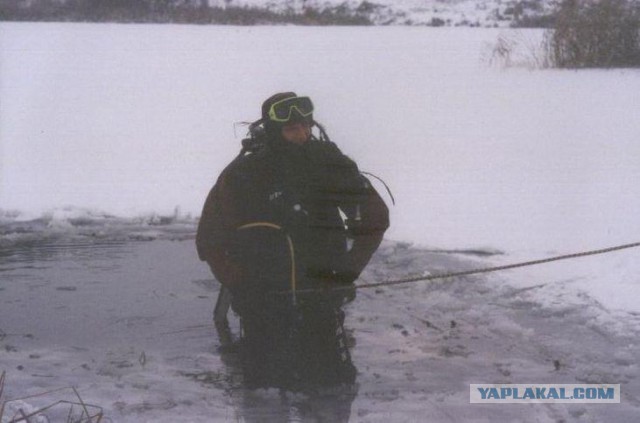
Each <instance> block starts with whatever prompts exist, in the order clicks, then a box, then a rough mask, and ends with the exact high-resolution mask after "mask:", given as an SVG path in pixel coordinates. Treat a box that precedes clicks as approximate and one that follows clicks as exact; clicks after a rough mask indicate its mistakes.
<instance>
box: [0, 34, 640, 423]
mask: <svg viewBox="0 0 640 423" xmlns="http://www.w3.org/2000/svg"><path fill="white" fill-rule="evenodd" d="M499 33H500V31H498V30H487V29H482V30H480V29H462V28H460V29H427V28H299V27H250V28H238V27H198V26H153V25H146V26H137V25H84V24H13V23H1V24H0V248H1V249H2V250H1V253H0V372H2V371H3V370H4V371H6V372H7V376H6V381H5V387H4V393H3V399H10V398H17V397H24V396H28V395H32V394H37V393H40V392H43V391H47V390H51V389H57V388H64V387H67V386H72V385H73V386H76V387H77V388H78V390H79V392H80V393H81V394H82V397H83V399H84V400H85V401H87V402H88V403H91V404H96V405H99V406H101V407H102V408H103V409H104V410H105V412H106V415H107V416H108V417H109V419H111V421H114V422H121V421H123V422H134V421H135V422H139V421H149V422H157V421H167V422H169V421H212V420H214V421H215V420H218V421H225V420H226V421H238V420H240V421H243V420H244V421H260V419H263V420H266V421H277V420H278V419H280V420H285V421H286V419H290V420H292V421H297V420H300V419H303V418H307V417H309V416H310V415H316V414H317V413H320V414H321V413H323V412H327V413H329V412H331V411H332V407H333V408H335V407H336V405H335V404H333V403H332V404H331V405H328V404H326V403H322V402H321V401H320V402H318V401H316V399H308V398H300V397H295V396H292V397H287V398H284V399H281V398H279V396H278V395H277V394H274V393H272V392H246V391H245V390H243V389H242V388H241V384H240V383H239V382H238V374H237V370H235V368H234V365H233V362H232V360H231V361H230V360H229V359H228V357H224V356H222V355H221V354H220V353H218V352H217V340H216V337H215V334H214V332H213V329H212V327H211V326H210V325H209V322H210V317H211V314H210V313H211V308H212V305H213V301H214V299H215V296H216V294H217V289H218V287H217V284H216V282H215V281H214V280H213V279H212V278H211V276H210V274H209V272H208V269H207V268H206V266H205V265H203V264H202V263H200V262H198V260H197V257H196V255H195V248H194V246H193V240H192V238H193V233H194V228H195V218H196V217H197V216H198V214H199V212H200V207H201V205H202V202H203V201H204V198H205V196H206V194H207V192H208V190H209V189H210V187H211V185H212V184H213V182H214V181H215V178H216V177H217V174H218V173H219V172H220V171H221V170H222V168H223V167H224V166H225V164H226V163H228V162H229V161H230V160H231V159H232V158H233V157H234V156H235V154H237V152H238V150H239V143H240V139H241V138H242V136H243V135H244V129H243V127H242V126H239V125H236V126H235V127H234V122H242V121H250V120H254V119H257V118H258V117H259V116H258V112H259V105H260V104H261V102H262V101H263V100H264V99H265V98H266V97H268V96H269V95H271V94H273V93H274V92H277V91H284V90H291V89H293V90H296V91H297V92H299V93H302V94H307V95H310V96H311V97H312V98H313V99H314V102H315V104H316V107H317V113H316V115H315V116H316V118H317V119H318V120H319V121H320V122H323V123H325V124H326V125H327V127H328V130H329V133H330V135H331V136H332V138H333V139H334V141H335V142H337V143H338V145H339V146H340V147H341V148H342V149H343V151H344V152H346V153H347V154H349V155H351V156H352V157H354V158H355V159H356V160H357V161H358V163H359V164H360V166H361V168H362V169H363V170H366V171H370V172H373V173H375V174H377V175H378V176H380V177H382V178H383V179H385V180H386V181H387V183H388V184H389V186H390V187H391V189H392V191H393V194H394V196H395V198H396V202H397V204H396V206H395V207H393V208H392V215H391V218H392V228H391V229H390V231H389V232H388V240H387V241H386V242H385V244H384V245H383V248H381V250H380V251H379V252H378V254H377V255H376V256H375V258H374V260H373V262H372V264H371V265H370V267H369V268H368V269H367V270H366V272H365V274H363V276H362V278H361V282H363V283H364V282H374V281H379V280H384V279H393V278H400V277H403V276H406V275H407V274H420V273H423V272H425V271H428V272H431V273H438V272H444V271H456V270H464V269H468V268H475V267H478V266H480V267H482V266H490V265H496V264H506V263H511V262H516V261H520V260H528V259H536V258H544V257H548V256H551V255H556V254H565V253H571V252H577V251H582V250H586V249H595V248H602V247H608V246H613V245H618V244H624V243H631V242H638V241H640V219H639V218H638V216H639V211H640V188H639V185H638V183H637V181H638V179H640V144H639V143H638V139H639V135H640V120H638V119H637V110H639V109H640V94H639V93H640V72H638V71H635V70H607V71H604V70H591V71H554V70H535V71H532V70H529V69H526V68H520V67H516V68H509V69H502V68H498V67H495V66H493V67H492V66H489V65H488V63H487V60H486V58H487V52H488V47H487V46H488V45H490V44H491V43H494V42H495V40H496V39H497V37H498V35H499ZM540 35H541V34H540V32H538V31H528V32H520V33H519V34H518V35H514V36H517V37H518V38H520V39H527V40H537V39H539V37H540ZM379 189H380V191H381V192H382V191H384V188H382V187H381V186H379ZM454 250H477V251H480V252H484V253H486V254H481V255H478V254H475V255H474V254H461V253H454V252H453V251H454ZM490 253H491V254H490ZM498 253H500V254H498ZM638 254H639V251H638V250H637V249H635V250H634V249H631V250H625V251H622V252H617V253H612V254H610V255H606V256H594V257H589V258H582V259H577V260H573V261H566V262H557V263H554V264H549V265H545V266H539V267H533V268H524V269H520V270H514V271H508V272H502V273H495V274H489V275H485V276H483V277H466V278H456V279H452V280H443V281H437V282H433V283H417V284H414V285H407V286H402V287H396V288H384V289H379V290H362V291H360V293H359V297H358V299H357V300H356V301H355V302H354V303H353V304H352V305H350V306H349V309H348V317H347V326H348V327H349V328H350V330H351V331H352V334H353V337H354V342H355V346H354V348H353V355H354V361H355V364H356V366H357V367H358V369H359V376H358V381H359V384H360V388H359V391H358V394H357V395H356V397H355V399H354V400H353V402H352V403H351V402H349V403H347V404H342V406H343V408H344V407H346V408H347V409H349V407H350V420H351V421H367V422H368V421H422V420H423V419H424V416H426V415H428V416H430V421H442V422H454V421H478V422H481V421H494V420H497V421H542V422H545V421H557V422H559V421H594V422H595V421H604V420H607V421H616V422H635V421H637V420H638V416H640V378H638V376H639V374H640V369H639V368H638V362H639V361H640V352H639V350H638V341H637V340H638V335H639V331H640V305H638V300H637V298H639V297H640V288H639V286H640V284H639V282H640V280H639V279H640V276H638V275H640V260H639V259H638ZM470 383H620V384H621V391H622V403H621V404H620V405H607V406H603V405H589V404H584V405H570V406H568V405H561V404H558V405H545V406H543V405H530V406H516V405H513V406H494V405H470V404H469V384H470ZM73 395H74V394H73V392H72V391H71V392H69V390H66V391H57V392H56V393H53V394H50V395H49V396H48V397H46V398H42V397H38V398H36V399H27V400H24V402H22V403H15V402H14V403H13V406H14V407H18V406H20V407H22V408H24V409H29V408H33V407H36V406H38V405H39V404H38V401H41V402H46V401H49V402H53V401H54V400H59V399H62V397H63V396H67V397H65V398H64V399H73ZM16 404H18V405H16ZM309 410H311V411H309ZM318 410H320V411H318ZM333 411H335V410H333ZM342 411H344V410H342ZM13 412H14V413H15V412H16V409H15V408H14V409H13ZM316 412H317V413H316ZM314 413H316V414H314Z"/></svg>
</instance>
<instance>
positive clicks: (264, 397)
mask: <svg viewBox="0 0 640 423" xmlns="http://www.w3.org/2000/svg"><path fill="white" fill-rule="evenodd" d="M220 358H221V360H222V362H223V363H224V365H225V367H226V373H227V377H226V378H225V379H226V381H225V384H228V385H227V394H228V395H229V397H230V398H231V399H232V402H233V406H234V409H235V412H236V416H235V418H236V419H237V420H238V421H243V422H246V423H253V422H274V423H280V422H283V423H284V422H286V423H288V422H291V423H293V422H331V423H334V422H335V423H341V422H345V423H346V422H348V421H349V419H350V417H351V405H352V403H353V401H354V400H355V398H356V396H357V394H358V385H357V383H356V384H352V385H342V386H339V387H333V388H319V389H317V390H316V391H315V392H308V393H304V394H303V393H293V392H290V391H284V390H278V389H275V388H270V389H264V388H262V389H256V390H249V389H246V388H245V387H244V386H243V378H242V366H241V362H240V357H239V353H238V348H237V346H236V348H227V349H225V350H224V351H223V352H221V354H220Z"/></svg>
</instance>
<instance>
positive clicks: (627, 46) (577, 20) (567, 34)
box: [546, 0, 640, 68]
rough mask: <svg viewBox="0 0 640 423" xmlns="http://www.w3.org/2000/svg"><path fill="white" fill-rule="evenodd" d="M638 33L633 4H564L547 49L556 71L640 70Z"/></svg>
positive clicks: (584, 0) (568, 0) (612, 0)
mask: <svg viewBox="0 0 640 423" xmlns="http://www.w3.org/2000/svg"><path fill="white" fill-rule="evenodd" d="M639 31H640V9H639V7H638V2H637V1H635V0H563V1H562V3H561V4H560V6H559V9H558V12H557V14H556V22H555V27H554V28H553V29H552V30H550V31H549V32H547V34H546V39H547V43H546V45H547V47H546V48H547V50H548V55H549V59H550V61H551V64H552V65H553V66H555V67H560V68H610V67H640V32H639Z"/></svg>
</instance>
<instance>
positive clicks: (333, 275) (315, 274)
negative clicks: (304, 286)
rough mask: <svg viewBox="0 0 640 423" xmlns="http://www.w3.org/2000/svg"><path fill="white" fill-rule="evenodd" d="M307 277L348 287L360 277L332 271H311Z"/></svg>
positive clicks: (352, 273) (348, 272) (347, 272)
mask: <svg viewBox="0 0 640 423" xmlns="http://www.w3.org/2000/svg"><path fill="white" fill-rule="evenodd" d="M307 276H309V277H311V278H314V279H322V280H324V281H327V282H335V283H337V284H340V285H348V284H350V283H353V282H354V281H355V280H356V279H358V276H360V275H358V274H357V273H355V272H351V271H348V270H346V271H337V270H332V269H309V270H307Z"/></svg>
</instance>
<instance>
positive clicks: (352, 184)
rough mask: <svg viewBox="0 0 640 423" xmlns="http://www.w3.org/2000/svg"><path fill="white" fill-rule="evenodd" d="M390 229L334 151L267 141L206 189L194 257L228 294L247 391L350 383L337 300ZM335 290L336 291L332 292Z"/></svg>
mask: <svg viewBox="0 0 640 423" xmlns="http://www.w3.org/2000/svg"><path fill="white" fill-rule="evenodd" d="M388 226H389V214H388V209H387V207H386V205H385V204H384V201H383V200H382V199H381V198H380V196H379V195H378V193H377V192H376V191H375V189H374V188H373V187H372V186H371V184H370V183H369V181H368V180H367V179H366V178H365V177H364V176H362V175H361V174H360V172H359V171H358V168H357V166H356V164H355V163H354V162H353V161H352V160H351V159H349V158H348V157H346V156H345V155H343V154H342V153H341V152H340V150H339V149H338V148H337V147H336V145H335V144H333V143H331V142H327V141H318V140H315V139H312V140H310V141H308V142H306V143H305V144H303V145H295V144H292V143H287V142H284V141H281V140H280V141H271V142H269V143H267V145H266V146H265V147H263V148H262V149H261V150H259V151H258V152H256V153H252V154H248V155H243V156H240V157H238V158H237V159H236V160H234V161H233V162H232V163H231V164H230V165H229V166H228V167H227V168H226V169H225V170H224V171H223V172H222V174H221V175H220V177H219V178H218V181H217V182H216V185H215V186H214V187H213V189H212V190H211V192H210V194H209V196H208V198H207V200H206V203H205V205H204V209H203V212H202V216H201V219H200V224H199V227H198V234H197V240H196V243H197V247H198V254H199V256H200V258H201V259H202V260H205V261H207V263H208V264H209V265H210V266H211V269H212V271H213V273H214V275H215V276H216V278H217V279H218V280H219V281H220V282H221V283H222V284H224V285H225V286H226V287H228V288H229V289H230V291H231V292H232V294H233V307H234V310H236V311H237V312H238V313H239V314H240V316H241V318H242V323H243V328H244V335H245V336H244V345H243V349H244V355H243V356H244V358H245V360H244V362H245V379H247V380H248V381H249V382H252V383H254V384H255V385H271V386H285V387H292V386H294V387H295V386H296V385H297V384H298V385H299V384H300V383H315V384H320V385H332V384H336V383H341V382H351V381H353V378H354V376H355V369H354V368H353V365H352V364H351V362H350V359H349V357H348V350H347V349H346V347H345V346H344V335H343V333H342V321H341V318H340V313H341V312H340V309H339V306H340V301H339V300H340V299H341V296H340V295H337V294H335V293H330V292H312V293H304V292H303V293H300V294H298V295H295V303H294V298H293V294H292V291H298V290H305V289H309V288H311V289H317V288H330V287H334V286H337V285H347V286H349V285H350V284H351V283H352V282H353V281H354V280H355V279H356V278H357V277H358V275H359V274H360V272H361V271H362V270H363V268H364V267H365V266H366V264H367V263H368V261H369V259H370V258H371V255H372V254H373V253H374V252H375V250H376V249H377V248H378V246H379V244H380V242H381V240H382V236H383V234H384V232H385V230H386V229H387V228H388ZM341 292H344V291H341Z"/></svg>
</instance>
